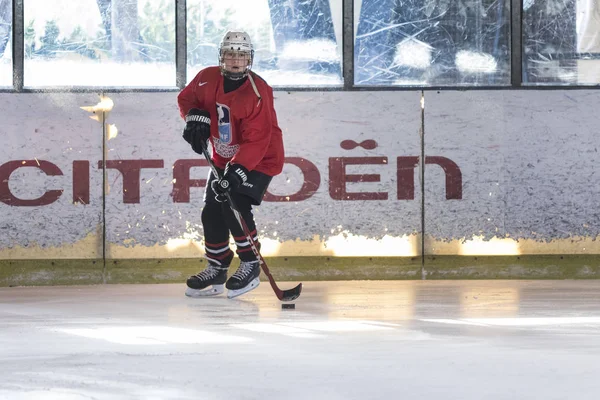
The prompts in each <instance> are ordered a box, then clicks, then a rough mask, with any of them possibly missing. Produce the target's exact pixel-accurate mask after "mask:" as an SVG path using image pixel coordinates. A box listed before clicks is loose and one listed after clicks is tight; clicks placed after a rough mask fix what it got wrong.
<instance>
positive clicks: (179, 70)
mask: <svg viewBox="0 0 600 400" xmlns="http://www.w3.org/2000/svg"><path fill="white" fill-rule="evenodd" d="M175 71H176V72H175V73H176V78H175V81H176V85H177V87H178V88H180V89H183V88H184V87H185V84H186V83H187V0H175Z"/></svg>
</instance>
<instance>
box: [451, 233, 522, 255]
mask: <svg viewBox="0 0 600 400" xmlns="http://www.w3.org/2000/svg"><path fill="white" fill-rule="evenodd" d="M458 254H460V255H463V256H477V255H480V256H487V255H489V256H491V255H497V256H500V255H506V256H508V255H519V254H521V251H520V250H519V243H517V241H516V240H513V239H499V238H496V237H494V238H492V239H490V240H485V241H484V240H483V236H474V237H473V239H472V240H467V241H466V242H465V243H461V244H459V248H458Z"/></svg>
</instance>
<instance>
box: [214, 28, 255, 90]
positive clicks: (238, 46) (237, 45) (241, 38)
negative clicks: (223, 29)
mask: <svg viewBox="0 0 600 400" xmlns="http://www.w3.org/2000/svg"><path fill="white" fill-rule="evenodd" d="M230 51H233V52H236V53H238V54H243V55H247V56H248V64H247V65H246V68H245V69H244V70H243V71H240V72H232V71H228V70H227V69H226V68H225V52H230ZM253 61H254V47H253V46H252V41H251V40H250V35H248V34H247V33H246V32H243V31H227V33H226V34H225V35H224V36H223V39H222V40H221V44H219V67H220V68H221V74H222V75H223V76H224V77H226V78H229V79H232V80H238V79H242V78H244V77H246V76H247V75H248V73H249V72H250V69H251V68H252V62H253Z"/></svg>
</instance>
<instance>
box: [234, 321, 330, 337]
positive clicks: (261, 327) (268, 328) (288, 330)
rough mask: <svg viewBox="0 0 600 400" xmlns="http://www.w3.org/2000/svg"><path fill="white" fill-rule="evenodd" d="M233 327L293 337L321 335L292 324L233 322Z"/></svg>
mask: <svg viewBox="0 0 600 400" xmlns="http://www.w3.org/2000/svg"><path fill="white" fill-rule="evenodd" d="M231 326H232V327H234V328H240V329H245V330H248V331H252V332H261V333H276V334H280V335H286V336H295V337H305V338H310V337H320V336H321V335H319V334H316V333H312V332H311V331H309V330H307V329H302V328H296V327H292V326H286V325H282V324H260V323H259V324H235V325H231Z"/></svg>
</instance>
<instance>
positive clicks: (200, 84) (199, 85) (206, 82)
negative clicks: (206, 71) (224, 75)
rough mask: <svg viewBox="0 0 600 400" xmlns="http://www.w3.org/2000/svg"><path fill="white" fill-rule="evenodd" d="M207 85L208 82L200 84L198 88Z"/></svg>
mask: <svg viewBox="0 0 600 400" xmlns="http://www.w3.org/2000/svg"><path fill="white" fill-rule="evenodd" d="M207 83H208V82H200V83H199V84H198V86H204V85H206V84H207Z"/></svg>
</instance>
